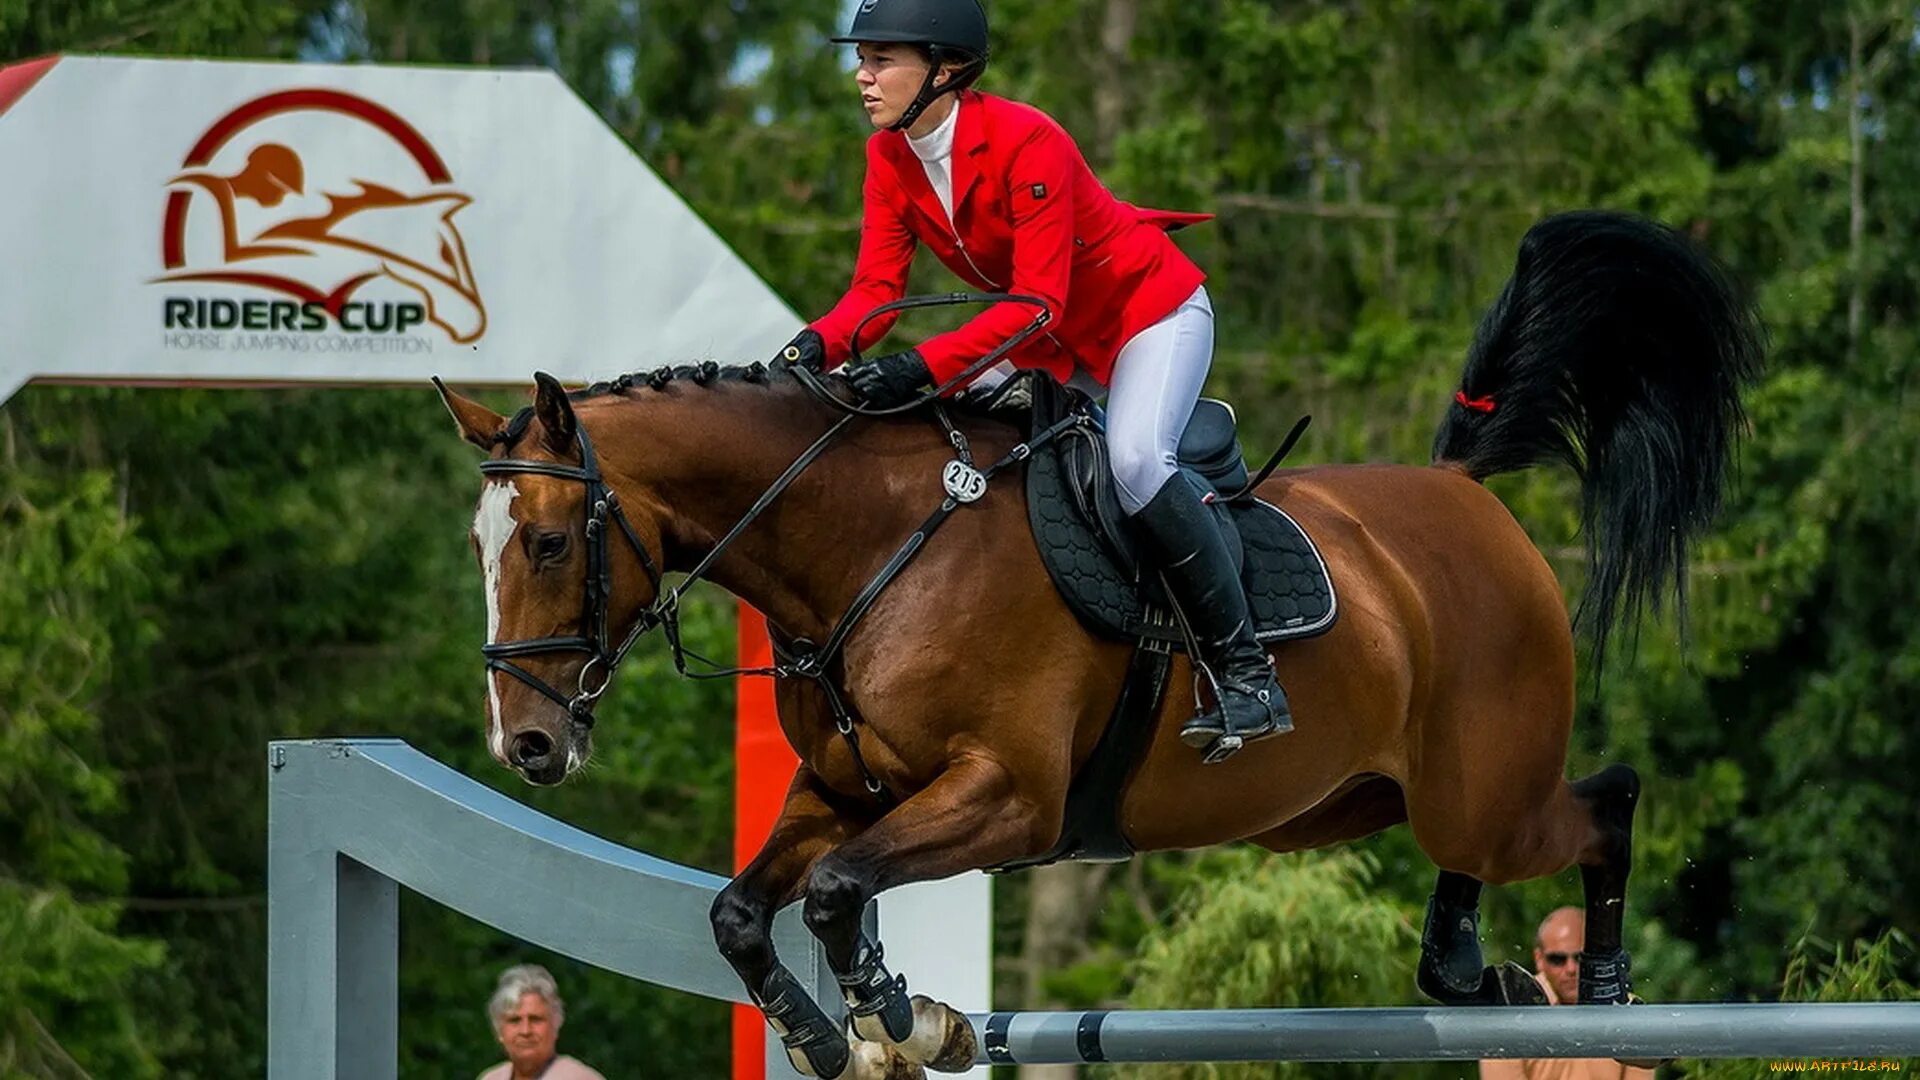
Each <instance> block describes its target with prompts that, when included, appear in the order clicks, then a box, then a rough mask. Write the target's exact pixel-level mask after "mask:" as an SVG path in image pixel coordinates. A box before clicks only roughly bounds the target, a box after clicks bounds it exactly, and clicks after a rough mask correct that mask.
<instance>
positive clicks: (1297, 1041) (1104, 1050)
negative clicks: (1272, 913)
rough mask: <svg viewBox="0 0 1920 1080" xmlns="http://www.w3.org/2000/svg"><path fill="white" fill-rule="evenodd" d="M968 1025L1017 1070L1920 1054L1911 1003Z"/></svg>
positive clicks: (1005, 1016) (1044, 1018)
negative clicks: (1098, 1065) (1084, 1065)
mask: <svg viewBox="0 0 1920 1080" xmlns="http://www.w3.org/2000/svg"><path fill="white" fill-rule="evenodd" d="M971 1019H972V1020H973V1025H974V1030H975V1032H977V1033H978V1034H979V1035H980V1044H981V1052H980V1056H979V1058H978V1060H979V1061H980V1062H983V1063H984V1062H989V1061H991V1062H993V1063H996V1064H1022V1065H1047V1064H1075V1063H1079V1062H1087V1061H1127V1062H1170V1061H1187V1062H1219V1061H1451V1060H1472V1059H1479V1058H1588V1057H1598V1058H1607V1057H1625V1058H1635V1059H1641V1058H1683V1057H1684V1058H1708V1057H1714V1058H1728V1057H1737V1058H1745V1057H1764V1058H1804V1057H1822V1058H1883V1057H1907V1056H1913V1055H1920V1003H1910V1004H1896V1003H1870V1004H1729V1005H1630V1006H1607V1007H1598V1006H1590V1007H1584V1008H1583V1007H1580V1006H1573V1007H1568V1008H1547V1007H1531V1008H1527V1007H1516V1008H1451V1009H1448V1008H1419V1009H1215V1010H1198V1011H1165V1012H1154V1011H1144V1010H1143V1011H1115V1012H1104V1013H1102V1012H1014V1013H1006V1012H1002V1013H977V1014H973V1015H972V1016H971Z"/></svg>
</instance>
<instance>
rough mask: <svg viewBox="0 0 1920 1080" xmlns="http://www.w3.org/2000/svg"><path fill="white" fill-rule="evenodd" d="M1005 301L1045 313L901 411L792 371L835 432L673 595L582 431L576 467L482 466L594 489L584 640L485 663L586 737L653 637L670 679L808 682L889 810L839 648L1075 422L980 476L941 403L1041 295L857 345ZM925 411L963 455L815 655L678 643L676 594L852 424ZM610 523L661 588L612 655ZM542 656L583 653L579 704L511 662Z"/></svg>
mask: <svg viewBox="0 0 1920 1080" xmlns="http://www.w3.org/2000/svg"><path fill="white" fill-rule="evenodd" d="M1003 302H1005V303H1020V304H1029V305H1033V306H1036V307H1039V308H1040V312H1039V314H1037V315H1036V316H1035V317H1034V319H1033V321H1032V322H1031V323H1029V324H1028V325H1027V326H1026V327H1025V328H1023V329H1022V330H1021V331H1020V332H1019V333H1017V334H1015V335H1014V336H1013V337H1011V338H1008V339H1007V340H1006V341H1005V342H1003V343H1001V345H1000V346H999V347H998V348H996V349H994V350H993V351H992V352H990V353H988V354H986V355H985V356H983V357H981V358H980V359H978V360H976V361H974V362H973V363H972V364H969V365H968V366H967V367H966V368H965V369H963V370H962V371H960V372H959V373H958V374H956V375H954V376H953V377H952V378H950V379H948V380H946V381H945V382H943V383H941V384H940V385H939V386H937V387H935V388H934V389H932V390H930V391H928V392H927V393H925V394H923V395H922V396H920V397H919V398H916V399H915V400H913V401H911V402H908V403H907V404H905V405H900V406H896V407H893V408H889V409H867V408H864V407H862V406H860V405H859V404H857V403H855V402H850V401H847V400H845V399H843V398H841V397H840V396H839V395H838V394H836V393H835V392H834V389H833V387H832V386H830V385H829V384H828V383H827V382H826V381H825V380H824V379H823V378H822V376H820V375H819V374H817V373H815V372H814V371H812V370H811V369H808V368H806V367H802V366H794V367H791V368H790V369H789V370H790V372H791V373H792V374H793V375H794V377H795V379H796V380H797V381H798V382H799V383H800V384H801V386H803V387H804V388H806V390H807V391H808V393H810V394H811V395H812V396H814V397H815V398H816V399H818V400H820V401H822V402H823V403H825V404H827V405H829V406H830V407H832V408H834V409H836V410H838V411H839V412H841V413H842V414H843V415H841V416H840V418H839V419H837V420H835V421H834V423H833V425H832V426H830V427H829V428H827V430H826V431H825V432H824V433H823V434H821V435H820V437H819V438H817V439H815V440H814V441H813V443H812V444H811V445H810V446H808V447H807V448H806V449H805V450H803V451H801V453H800V455H799V456H798V457H796V458H794V460H793V462H792V463H791V464H789V465H788V466H787V468H786V469H785V470H784V471H783V472H781V474H780V475H779V476H778V477H776V478H775V479H774V481H773V482H772V483H771V484H769V485H768V486H767V488H766V490H765V491H763V492H761V494H760V497H759V498H758V499H755V500H754V502H753V505H752V506H750V507H748V508H747V511H746V512H745V513H744V514H743V515H741V517H740V519H739V520H738V521H736V522H734V524H733V527H732V528H730V529H728V530H727V532H726V534H725V535H724V536H722V537H721V538H720V539H719V540H718V541H717V542H715V544H714V545H713V547H712V548H711V549H709V550H708V552H707V553H706V555H705V556H703V557H702V558H701V559H700V561H699V562H697V563H695V564H694V567H693V569H691V570H689V571H688V572H687V574H686V576H685V577H684V578H683V579H682V580H681V581H680V583H679V584H677V585H675V586H674V587H672V588H667V587H666V584H665V578H664V575H663V574H662V573H661V570H660V568H659V564H657V563H656V562H655V561H654V559H653V557H652V555H650V554H649V553H648V551H647V548H646V545H645V544H644V543H643V542H641V540H640V536H639V533H638V532H637V531H635V529H634V528H633V524H632V522H630V521H629V520H628V519H627V515H626V510H625V509H624V508H623V507H622V506H621V505H620V501H619V497H618V495H616V494H615V492H614V491H613V490H612V488H610V487H608V486H607V483H606V480H605V477H604V476H603V475H602V473H601V471H600V464H599V459H598V457H597V456H596V455H595V453H594V449H593V442H592V440H591V439H590V438H589V437H588V436H587V430H586V427H585V425H583V424H580V423H577V422H576V423H575V424H574V439H575V442H576V444H577V445H578V448H579V451H580V460H581V464H580V465H579V466H578V467H575V466H571V465H562V464H557V463H554V462H545V461H534V460H531V459H526V458H502V459H500V460H496V461H485V462H482V463H481V465H480V471H481V473H482V474H484V475H488V476H501V475H514V474H533V475H540V476H552V477H558V478H560V479H563V480H575V481H578V482H580V483H583V484H585V485H586V488H587V492H586V494H587V498H586V506H587V523H586V542H587V578H586V597H585V610H584V611H583V612H582V621H583V622H584V624H585V625H586V627H587V632H586V633H584V634H576V635H570V636H564V637H547V638H533V639H528V640H523V641H512V642H490V643H488V644H486V645H483V646H482V647H481V650H480V651H481V654H482V655H483V656H485V657H486V660H487V670H488V671H490V672H492V671H498V672H504V673H506V674H508V675H510V676H512V677H513V678H515V679H517V680H519V681H520V682H522V683H525V684H526V685H528V686H530V687H532V688H533V689H535V690H537V691H539V692H540V693H541V694H542V695H543V696H545V697H546V698H548V699H549V700H551V701H553V702H554V703H556V704H558V705H559V706H561V707H562V708H564V709H566V710H567V714H568V716H569V717H571V718H572V720H573V722H574V723H576V724H579V725H580V726H581V727H584V728H589V729H590V728H592V726H593V707H594V704H595V703H596V702H598V701H599V699H600V697H601V695H603V694H605V693H606V691H607V688H608V687H609V686H610V685H612V683H613V674H614V670H615V669H616V668H618V667H619V665H620V663H621V661H623V660H624V659H626V656H627V653H628V652H630V651H631V650H632V649H633V647H634V646H635V645H637V644H638V643H639V641H640V639H641V638H642V637H644V636H646V635H647V634H648V633H650V632H651V631H653V630H654V629H656V628H658V629H660V630H661V631H662V633H663V635H664V636H665V637H666V640H667V645H668V648H669V650H670V651H671V653H672V655H673V666H674V670H675V671H676V672H677V673H678V674H679V675H681V676H682V677H683V678H689V679H720V678H733V677H738V676H770V677H773V678H776V679H785V678H806V679H811V680H813V681H814V683H815V684H816V685H818V686H819V687H820V688H821V690H822V692H823V694H824V695H825V697H826V699H827V702H828V705H829V708H830V710H831V711H832V713H833V716H834V727H835V729H836V730H838V731H839V733H840V735H841V736H842V738H844V739H845V740H846V742H847V747H848V749H849V750H850V751H851V752H852V755H853V760H854V764H855V765H856V767H858V769H859V770H860V774H861V779H862V782H863V783H864V785H865V787H866V789H867V791H868V793H869V794H871V795H873V796H874V797H875V798H876V799H878V800H880V801H881V802H883V803H887V804H891V803H894V802H896V801H898V800H897V799H896V798H895V797H894V795H893V793H892V792H891V791H889V790H888V789H887V787H886V785H885V784H884V783H882V782H881V781H880V779H879V778H878V777H876V776H875V775H874V774H873V770H872V769H871V768H869V767H868V765H867V762H866V758H865V757H864V756H863V755H862V754H861V751H860V739H859V734H858V731H857V730H856V728H855V719H854V716H853V712H852V710H851V709H849V708H848V707H847V705H846V702H845V700H844V699H843V697H842V695H841V694H840V691H839V688H838V687H837V686H836V685H835V684H834V681H833V677H832V675H831V674H830V670H829V669H830V667H831V665H832V662H833V660H834V659H835V658H836V657H837V656H838V655H839V654H840V651H841V649H842V648H843V647H844V646H845V644H846V641H847V638H848V637H849V636H850V635H851V634H852V633H853V630H854V627H856V626H857V625H858V624H859V622H860V620H861V619H862V618H863V617H865V615H866V614H867V612H868V611H869V610H870V609H871V608H872V607H873V605H874V603H875V602H876V601H877V600H878V599H879V598H880V594H881V593H882V592H884V591H885V590H886V587H887V586H888V585H889V584H891V583H892V582H893V580H894V579H895V578H897V577H898V576H899V575H900V573H901V571H903V570H905V569H906V567H907V565H908V564H909V563H911V562H912V561H913V559H914V557H915V556H917V555H918V554H919V553H920V551H921V550H922V549H923V548H924V547H925V545H926V542H927V540H928V539H929V538H930V537H931V536H932V535H933V534H934V532H935V531H937V530H938V529H939V528H940V526H941V525H943V524H945V523H946V521H947V519H948V518H949V517H951V516H952V514H953V512H954V511H955V510H957V509H959V508H960V507H961V506H963V505H966V504H967V503H971V502H974V501H976V500H978V499H979V498H980V497H981V496H982V495H984V494H985V493H986V489H987V483H988V482H989V481H990V480H992V478H993V477H994V476H995V475H997V474H998V473H999V472H1000V471H1001V470H1003V469H1005V468H1008V467H1010V466H1012V465H1016V464H1019V463H1020V462H1023V461H1025V460H1026V459H1027V458H1028V457H1030V456H1031V455H1032V453H1033V451H1034V450H1036V449H1038V448H1040V447H1042V446H1044V445H1046V444H1047V443H1049V442H1051V441H1052V440H1053V439H1054V438H1055V437H1057V436H1058V435H1059V434H1060V433H1061V432H1063V431H1065V430H1067V429H1068V428H1069V427H1071V426H1073V424H1074V423H1076V422H1078V418H1076V417H1068V418H1067V419H1064V420H1061V421H1060V422H1058V423H1056V424H1054V425H1053V426H1051V427H1049V428H1047V429H1045V430H1044V431H1041V432H1039V433H1037V434H1035V435H1034V436H1033V437H1032V438H1030V439H1028V440H1027V441H1026V442H1023V443H1020V444H1019V445H1017V446H1015V447H1014V448H1013V449H1011V450H1009V451H1008V452H1007V453H1006V455H1004V456H1003V457H1001V458H1000V460H998V461H996V462H994V463H993V464H992V465H990V466H989V467H988V468H986V469H985V470H980V469H977V468H975V466H974V459H973V453H972V450H971V448H970V446H969V445H968V443H967V438H966V436H965V434H963V433H962V432H961V431H960V429H959V428H958V427H956V426H955V425H954V423H953V420H952V417H951V416H950V415H949V414H948V412H947V409H946V406H945V405H944V404H940V403H939V399H940V398H941V396H942V395H944V394H946V393H947V392H948V391H950V390H952V389H954V388H955V387H957V386H960V385H961V384H963V383H965V382H966V381H967V380H969V379H971V378H973V377H974V376H976V375H978V374H979V373H980V372H981V371H984V370H985V369H986V368H988V367H990V366H992V365H993V364H995V363H997V362H998V361H999V360H1000V359H1001V358H1002V357H1003V356H1005V355H1006V354H1007V353H1008V352H1010V351H1011V350H1012V349H1013V348H1015V347H1016V346H1018V345H1019V344H1020V343H1021V342H1023V341H1025V340H1027V339H1028V338H1029V337H1031V336H1033V335H1034V334H1035V333H1038V332H1039V331H1040V330H1041V329H1042V328H1044V327H1045V326H1046V325H1047V323H1048V321H1049V320H1050V317H1051V316H1050V313H1049V311H1048V310H1047V307H1046V304H1045V302H1044V301H1042V300H1040V299H1038V298H1037V297H1031V296H1020V295H1014V294H1008V293H991V294H978V295H976V294H969V293H947V294H943V295H939V296H922V297H908V298H905V299H902V300H896V301H893V302H892V303H890V304H884V305H882V306H880V307H878V308H875V309H874V310H873V311H871V312H869V313H868V314H867V316H866V317H865V318H863V319H861V320H860V323H859V325H858V326H856V327H855V329H854V335H853V336H854V342H855V347H854V359H855V360H856V361H857V360H858V359H859V348H858V342H859V336H860V330H861V329H864V328H865V326H866V324H867V323H868V322H870V321H872V320H873V319H875V318H877V317H879V316H881V315H884V314H887V313H889V312H893V311H902V310H907V309H910V308H919V307H934V306H944V305H951V304H972V303H1003ZM929 403H934V415H935V417H936V419H937V420H938V421H939V423H940V425H941V427H942V428H943V429H944V430H945V432H946V435H947V441H948V442H949V444H950V445H952V446H953V448H954V452H955V454H956V455H957V456H956V458H955V460H953V461H950V462H948V463H947V465H946V467H945V468H944V469H943V470H942V473H941V481H942V485H943V488H944V490H945V496H944V497H943V498H942V500H941V502H940V505H939V506H938V507H937V508H936V509H935V510H934V512H933V513H932V514H931V515H929V516H928V517H927V519H926V520H925V521H923V522H922V523H921V524H920V527H919V528H917V529H915V530H914V531H913V533H912V534H911V535H910V536H908V537H907V539H906V540H905V541H904V542H903V543H902V544H901V545H900V547H899V548H898V549H897V550H895V552H894V553H893V555H892V557H891V558H889V559H888V560H887V561H886V563H885V564H884V565H883V566H881V568H880V570H879V572H878V573H876V574H875V575H874V577H873V578H872V579H871V580H870V581H868V582H867V584H866V585H865V586H864V587H863V588H862V589H861V590H860V592H859V593H858V594H857V595H856V596H855V597H854V599H853V601H852V603H851V604H849V605H848V607H847V610H846V612H845V613H843V614H842V615H841V616H840V619H839V620H838V621H837V622H836V623H835V624H834V627H833V629H832V631H831V632H830V633H829V634H828V635H827V639H826V641H825V642H824V643H823V644H821V645H819V646H815V645H814V644H813V643H811V642H809V641H807V640H806V639H804V638H803V639H796V640H793V641H787V642H782V641H780V640H778V638H775V640H774V643H773V644H774V654H775V660H776V661H777V662H776V663H774V664H772V665H768V666H764V667H729V668H723V667H721V666H720V665H719V664H717V663H715V662H714V661H712V660H710V659H708V658H707V657H705V656H702V655H700V654H699V653H697V652H694V651H693V650H691V649H689V648H687V647H686V645H685V643H684V642H683V641H682V640H681V635H680V598H681V596H682V595H684V594H685V593H686V591H687V590H688V589H689V588H691V587H692V586H693V584H694V583H695V582H697V581H700V580H702V579H703V578H704V577H705V575H706V573H707V571H708V570H709V569H710V568H711V567H712V566H713V564H714V563H715V561H717V560H718V559H719V558H720V556H721V555H722V554H723V553H725V551H726V550H727V549H728V548H729V547H731V546H732V544H733V543H734V541H736V540H738V539H739V537H740V535H741V534H742V533H744V532H746V530H747V528H748V527H749V526H751V525H752V524H753V523H754V522H755V521H756V520H758V519H759V518H760V516H761V515H762V514H764V513H765V512H766V511H767V509H768V508H769V507H771V506H772V505H773V503H774V502H775V501H776V500H777V499H779V497H780V496H781V495H782V494H783V493H785V492H786V490H787V489H788V488H789V487H791V486H792V485H793V483H794V481H796V480H798V479H799V478H800V475H801V474H802V473H804V472H805V471H806V470H807V468H808V467H809V466H811V465H812V464H813V463H814V462H815V461H818V460H819V459H820V457H821V455H823V454H825V453H826V451H827V450H828V449H829V448H830V447H831V446H832V445H833V443H834V442H835V441H836V440H837V439H838V438H839V436H840V434H841V433H842V432H843V431H845V430H846V428H847V426H848V425H849V424H851V423H852V422H853V421H854V420H855V419H857V418H861V417H888V416H897V415H900V414H903V413H906V412H910V411H912V410H914V409H918V408H921V407H922V406H925V405H927V404H929ZM521 427H523V426H521ZM521 433H522V431H520V430H515V429H513V428H510V429H509V430H508V431H507V432H503V433H502V434H501V435H500V436H498V437H497V439H498V440H503V441H506V442H508V443H509V444H510V443H511V442H512V441H515V440H517V439H518V437H519V435H520V434H521ZM610 522H611V523H612V524H615V525H618V526H619V529H620V534H621V535H622V536H624V537H626V540H627V543H628V545H629V546H630V547H632V548H633V550H634V553H635V554H636V555H637V556H638V557H639V559H640V565H641V568H642V569H643V570H644V571H645V573H646V575H647V580H648V581H649V583H651V584H652V585H653V589H654V599H653V602H652V603H650V604H648V605H646V606H645V607H643V608H642V609H641V610H640V612H639V614H638V615H637V616H636V617H635V621H634V625H633V627H632V629H630V630H629V631H628V632H627V634H626V636H625V638H623V639H622V640H621V641H620V643H619V645H618V646H617V647H614V648H608V646H607V642H608V631H609V626H608V621H609V618H610V613H611V606H612V599H613V570H612V564H611V562H610V561H609V553H608V550H607V547H608V545H607V542H606V534H607V529H608V526H609V523H610ZM663 558H664V555H663ZM546 652H585V653H587V654H588V659H587V662H586V664H585V665H584V666H583V667H582V668H581V669H580V676H579V679H578V682H577V684H576V686H575V690H574V693H573V694H572V695H570V696H569V695H567V694H565V693H563V692H562V691H560V690H559V689H557V688H556V687H554V686H553V685H552V684H550V683H548V682H546V681H545V680H543V679H541V678H540V677H538V676H536V675H534V674H533V673H532V672H529V671H527V670H526V669H524V668H522V667H520V666H519V665H517V664H514V663H512V659H513V658H516V657H521V656H528V655H533V654H537V653H546ZM689 660H692V661H694V662H695V663H698V664H701V665H703V666H704V667H705V668H707V669H708V670H704V671H696V670H693V669H692V668H690V667H689V665H688V661H689ZM596 667H597V671H596ZM596 675H597V682H593V677H594V676H596ZM590 682H592V685H589V684H590Z"/></svg>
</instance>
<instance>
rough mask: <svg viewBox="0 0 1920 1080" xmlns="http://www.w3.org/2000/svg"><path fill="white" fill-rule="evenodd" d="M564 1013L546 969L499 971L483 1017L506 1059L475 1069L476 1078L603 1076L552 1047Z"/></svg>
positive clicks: (578, 1079)
mask: <svg viewBox="0 0 1920 1080" xmlns="http://www.w3.org/2000/svg"><path fill="white" fill-rule="evenodd" d="M566 1018H567V1007H566V1003H565V1002H563V1001H561V1000H560V989H559V987H557V986H555V985H554V983H553V975H552V974H551V973H549V972H548V971H547V969H546V968H543V967H541V966H540V965H539V964H519V965H516V966H514V967H510V968H508V969H507V970H505V971H503V972H501V973H500V982H499V983H498V984H497V985H496V986H495V987H494V990H493V998H492V999H491V1000H489V1001H488V1002H487V1019H488V1020H489V1021H491V1022H492V1024H493V1034H494V1037H495V1038H497V1039H499V1040H500V1045H501V1047H502V1048H504V1049H505V1050H506V1052H507V1060H505V1061H503V1062H501V1063H500V1064H498V1065H495V1066H494V1067H493V1068H491V1069H488V1070H487V1071H486V1072H483V1073H481V1074H480V1080H606V1078H605V1077H603V1076H601V1075H600V1074H599V1073H597V1072H595V1071H593V1070H592V1069H590V1068H588V1067H587V1066H585V1065H582V1064H581V1063H580V1062H579V1061H578V1060H576V1059H574V1058H572V1057H569V1056H567V1055H565V1054H562V1053H559V1052H558V1049H557V1044H558V1043H559V1041H560V1025H561V1024H562V1023H564V1022H565V1021H566Z"/></svg>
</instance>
